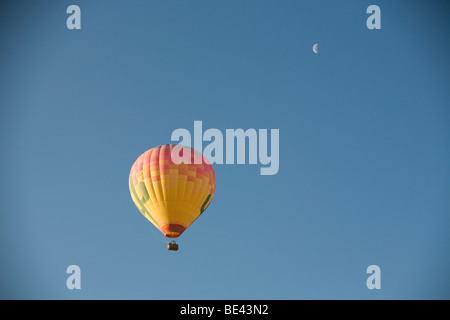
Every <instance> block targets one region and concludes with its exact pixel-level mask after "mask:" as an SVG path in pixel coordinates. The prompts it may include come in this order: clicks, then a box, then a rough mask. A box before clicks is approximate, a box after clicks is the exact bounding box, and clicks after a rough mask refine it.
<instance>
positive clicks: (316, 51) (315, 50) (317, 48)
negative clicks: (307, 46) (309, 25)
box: [312, 43, 319, 54]
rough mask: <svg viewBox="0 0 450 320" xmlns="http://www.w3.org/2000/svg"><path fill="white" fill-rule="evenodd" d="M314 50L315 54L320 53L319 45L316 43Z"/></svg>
mask: <svg viewBox="0 0 450 320" xmlns="http://www.w3.org/2000/svg"><path fill="white" fill-rule="evenodd" d="M312 49H313V51H314V53H315V54H318V53H319V44H318V43H316V44H315V45H313V47H312Z"/></svg>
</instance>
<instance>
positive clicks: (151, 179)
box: [129, 144, 216, 238]
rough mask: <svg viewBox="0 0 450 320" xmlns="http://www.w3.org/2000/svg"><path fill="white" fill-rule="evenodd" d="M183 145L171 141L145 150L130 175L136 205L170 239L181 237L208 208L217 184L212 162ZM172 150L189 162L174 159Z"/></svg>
mask: <svg viewBox="0 0 450 320" xmlns="http://www.w3.org/2000/svg"><path fill="white" fill-rule="evenodd" d="M174 147H178V148H177V149H175V150H174ZM180 148H181V146H177V145H173V144H171V145H162V146H159V147H156V148H153V149H150V150H148V151H146V152H144V153H143V154H142V155H141V156H140V157H139V158H138V159H137V160H136V162H135V163H134V164H133V166H132V167H131V172H130V177H129V188H130V193H131V198H132V199H133V202H134V203H135V205H136V207H137V208H138V209H139V211H140V212H141V213H142V214H143V215H144V216H145V217H146V218H147V219H148V220H149V221H150V222H151V223H153V225H155V227H157V228H158V229H159V230H160V231H161V232H162V233H163V234H164V235H165V236H166V237H168V238H177V237H179V236H180V235H181V234H182V233H183V232H184V231H185V230H186V229H187V228H188V227H189V226H190V225H191V224H192V223H193V222H194V221H195V220H196V219H197V218H198V217H199V216H200V215H201V214H202V213H203V211H205V210H206V208H207V207H208V205H209V204H210V202H211V199H212V197H213V195H214V191H215V186H216V181H215V175H214V170H213V167H212V165H211V164H210V163H209V161H208V160H207V159H206V158H205V157H203V156H202V154H201V153H200V152H198V151H196V150H194V149H191V148H187V147H182V149H181V150H182V151H177V150H180ZM172 151H174V154H176V153H177V154H178V155H182V156H183V157H182V158H183V159H185V161H183V162H181V163H180V161H178V160H177V161H175V162H174V161H172ZM186 152H187V154H186ZM173 158H174V159H176V158H175V157H173ZM186 160H187V161H186ZM195 162H198V163H195Z"/></svg>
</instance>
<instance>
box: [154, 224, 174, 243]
mask: <svg viewBox="0 0 450 320" xmlns="http://www.w3.org/2000/svg"><path fill="white" fill-rule="evenodd" d="M150 229H152V231H153V235H154V236H155V238H156V239H158V240H159V241H161V242H164V243H165V244H169V243H170V241H168V240H167V239H165V238H164V240H163V239H162V238H161V234H157V233H156V230H155V228H154V227H153V226H150Z"/></svg>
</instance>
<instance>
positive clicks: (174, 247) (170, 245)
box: [167, 241, 178, 251]
mask: <svg viewBox="0 0 450 320" xmlns="http://www.w3.org/2000/svg"><path fill="white" fill-rule="evenodd" d="M167 250H170V251H178V244H176V243H175V241H172V242H170V243H168V244H167Z"/></svg>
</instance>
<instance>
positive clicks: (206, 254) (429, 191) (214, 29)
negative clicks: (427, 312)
mask: <svg viewBox="0 0 450 320" xmlns="http://www.w3.org/2000/svg"><path fill="white" fill-rule="evenodd" d="M71 4H76V5H78V6H80V8H81V30H68V29H67V27H66V19H67V18H68V17H69V15H68V14H67V13H66V9H67V7H68V6H69V5H71ZM371 4H375V5H378V6H379V7H380V8H381V29H380V30H369V29H368V28H367V27H366V20H367V18H368V17H369V15H368V14H367V13H366V9H367V7H368V6H369V5H371ZM449 9H450V8H449V5H448V4H446V1H413V0H411V1H405V0H404V1H401V0H398V1H383V0H370V1H366V0H360V1H355V0H345V1H344V0H339V1H337V0H315V1H313V0H303V1H300V0H295V1H294V0H284V1H275V0H273V1H262V0H258V1H256V0H244V1H243V0H226V1H223V0H220V1H206V0H202V1H199V0H195V1H181V0H177V1H153V0H152V1H147V0H146V1H143V0H142V1H130V0H128V1H125V0H122V1H111V0H108V1H100V0H96V1H83V0H73V1H1V2H0V146H1V157H0V170H1V172H0V174H1V177H2V179H1V182H0V191H1V193H0V201H1V202H0V210H1V217H0V252H1V256H0V298H3V299H5V298H18V299H433V298H445V299H449V298H450V289H449V288H450V276H449V273H448V271H449V270H450V238H449V234H448V232H449V227H450V218H449V213H450V200H449V199H450V196H449V195H450V193H449V191H450V170H449V157H450V145H449V142H450V130H449V128H450V127H449V123H450V122H449V120H450V61H449V57H450V42H449V34H450V24H449V19H448V15H449V12H450V10H449ZM314 43H319V53H318V54H314V53H313V51H312V46H313V44H314ZM194 120H201V121H202V122H203V128H204V130H206V129H208V128H216V129H219V130H221V131H222V132H225V130H226V129H237V128H242V129H249V128H254V129H279V130H280V155H279V157H280V166H279V172H278V174H276V175H272V176H262V175H260V174H259V170H260V166H261V165H260V164H257V165H250V164H242V165H218V164H215V165H214V170H215V173H216V185H217V186H216V194H215V195H214V198H213V200H212V203H211V205H210V206H209V208H208V210H207V211H206V212H205V213H204V214H203V215H202V217H201V218H200V219H198V220H197V221H196V222H195V223H194V224H193V225H192V226H191V227H190V228H189V229H188V230H187V231H186V232H185V233H184V234H183V235H182V236H181V237H180V238H179V241H178V242H179V244H180V250H179V251H178V252H171V251H167V249H166V246H165V244H164V243H163V242H162V241H160V240H161V239H163V238H164V237H163V236H162V234H158V233H159V231H158V230H157V229H156V228H154V227H153V225H152V224H151V223H150V222H148V221H147V220H146V219H145V218H144V217H143V216H142V215H141V214H140V213H139V211H138V210H137V209H136V207H135V205H134V204H133V202H132V200H131V197H130V194H129V190H128V175H129V171H130V168H131V165H132V164H133V162H134V161H135V160H136V158H137V157H138V156H139V155H140V154H141V153H143V152H144V151H146V150H148V149H150V148H152V147H155V146H158V145H161V144H166V143H171V140H170V138H171V134H172V132H173V131H174V130H175V129H177V128H185V129H188V130H189V131H190V132H191V133H193V125H194ZM72 264H76V265H79V266H80V268H81V286H82V288H81V290H68V289H67V287H66V279H67V277H68V274H66V268H67V267H68V266H69V265H72ZM369 265H378V266H379V267H380V268H381V286H382V288H381V290H368V289H367V287H366V279H367V277H368V274H366V268H367V267H368V266H369Z"/></svg>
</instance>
